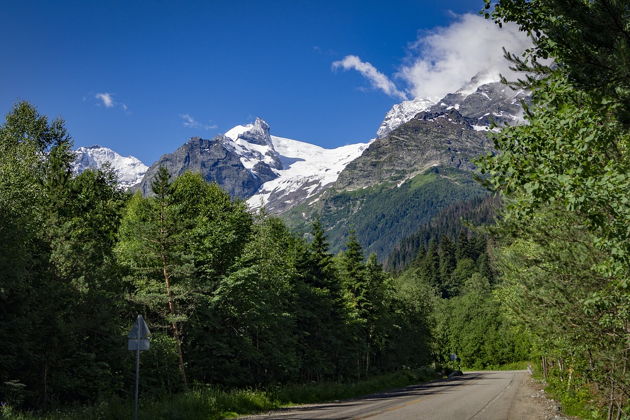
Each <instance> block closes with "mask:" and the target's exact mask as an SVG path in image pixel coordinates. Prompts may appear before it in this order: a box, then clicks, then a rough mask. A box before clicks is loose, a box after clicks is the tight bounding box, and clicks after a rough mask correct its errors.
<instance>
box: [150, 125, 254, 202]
mask: <svg viewBox="0 0 630 420" xmlns="http://www.w3.org/2000/svg"><path fill="white" fill-rule="evenodd" d="M227 142H229V139H227V138H225V137H223V136H217V137H215V138H213V139H211V140H206V139H202V138H199V137H193V138H191V139H190V140H189V141H187V142H186V143H185V144H183V145H182V146H180V147H179V148H178V149H177V150H175V151H174V152H173V153H168V154H165V155H163V156H162V157H161V158H160V159H159V160H158V161H157V162H155V163H154V164H153V165H151V167H150V168H149V170H148V171H147V173H146V175H145V176H144V179H143V180H142V182H141V183H140V186H139V190H140V191H141V192H142V194H143V195H151V181H152V180H153V177H154V176H155V174H156V173H157V171H158V169H159V167H160V166H164V167H166V169H168V171H169V173H170V174H171V177H173V178H176V177H178V176H180V175H181V174H183V173H184V172H186V171H193V172H199V173H200V174H201V175H202V176H203V178H204V179H205V180H206V181H208V182H216V183H217V184H219V185H220V186H221V187H222V188H223V189H224V190H225V191H227V192H228V193H229V194H230V195H231V196H233V197H238V198H247V197H250V196H251V195H253V194H254V193H255V192H256V190H258V188H259V187H260V186H261V185H262V184H263V182H265V180H264V179H262V178H261V177H258V176H256V175H254V174H253V173H252V172H251V171H249V170H248V169H247V168H245V167H244V166H243V164H242V163H241V160H240V156H239V155H238V154H236V153H235V152H234V151H233V150H230V148H228V147H226V146H225V143H227ZM261 169H262V168H261Z"/></svg>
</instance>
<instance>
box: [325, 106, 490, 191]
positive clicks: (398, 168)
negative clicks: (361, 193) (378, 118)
mask: <svg viewBox="0 0 630 420" xmlns="http://www.w3.org/2000/svg"><path fill="white" fill-rule="evenodd" d="M473 122H474V121H473V120H471V119H469V118H465V117H464V116H462V115H461V114H460V113H459V112H458V111H457V110H455V109H454V108H451V109H448V110H444V111H437V112H431V111H424V112H420V113H419V114H417V115H416V116H415V117H414V118H412V119H411V120H410V121H407V122H406V123H405V124H403V125H401V126H400V127H398V128H396V129H395V130H394V131H392V132H391V133H389V135H387V136H386V137H384V138H381V139H377V140H375V141H374V142H373V143H372V144H370V147H368V148H367V150H366V151H365V152H363V154H362V155H361V156H360V157H359V158H357V159H355V160H354V161H352V162H351V163H350V164H348V166H346V168H345V169H344V171H343V172H342V173H341V174H340V175H339V178H338V179H337V182H336V183H335V184H334V185H333V188H335V189H337V190H357V189H360V188H366V187H369V186H372V185H375V184H379V183H381V182H386V181H387V182H395V183H398V184H399V183H402V182H404V181H405V180H407V179H410V178H413V177H414V176H416V175H418V174H420V173H423V172H425V171H426V170H427V169H429V168H431V167H435V166H440V167H451V168H456V169H461V170H467V171H470V170H473V169H474V167H475V166H474V164H473V163H472V160H473V159H474V158H475V157H476V156H479V155H481V154H482V153H485V152H487V151H489V150H491V142H490V141H489V140H488V139H487V137H486V135H485V133H483V132H482V131H478V130H475V128H474V127H473V125H472V123H473Z"/></svg>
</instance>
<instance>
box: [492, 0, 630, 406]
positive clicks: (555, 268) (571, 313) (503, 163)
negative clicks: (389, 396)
mask: <svg viewBox="0 0 630 420" xmlns="http://www.w3.org/2000/svg"><path fill="white" fill-rule="evenodd" d="M486 4H487V8H488V9H491V10H490V13H491V15H492V16H493V17H494V18H495V20H497V21H499V22H515V23H517V24H518V25H520V26H521V27H522V28H524V29H526V30H528V31H529V32H530V34H532V35H533V40H534V47H533V48H532V49H531V50H530V51H529V52H527V54H526V55H525V57H523V58H518V57H514V56H509V58H510V59H511V60H512V62H513V63H514V64H515V66H516V67H517V68H519V69H520V70H530V71H533V72H534V73H537V76H536V77H533V76H531V75H530V77H528V78H527V80H525V81H523V82H521V83H519V85H521V86H525V87H528V88H530V89H532V91H533V99H534V100H533V104H532V106H531V107H530V108H529V109H528V110H527V113H526V117H527V119H528V124H527V125H523V126H521V127H511V128H504V129H503V130H502V131H501V132H500V133H499V134H498V135H497V136H496V138H495V143H496V146H497V149H498V150H499V151H500V153H499V154H497V155H496V156H494V157H486V158H485V159H484V160H483V161H482V162H481V166H482V169H483V170H485V171H486V172H487V173H489V174H490V179H489V185H490V186H492V188H493V189H495V190H497V191H501V192H502V193H503V194H505V196H506V197H507V200H506V201H507V202H508V206H507V209H506V212H505V222H504V223H502V225H501V227H500V229H499V230H498V233H499V235H500V237H501V239H502V243H503V249H502V251H501V254H500V255H501V258H500V271H501V274H502V277H503V279H504V282H505V288H504V289H503V290H501V291H500V295H499V296H500V297H501V299H502V301H503V302H504V303H505V306H506V308H507V309H508V313H510V315H511V316H512V317H513V319H515V320H517V321H518V322H520V323H521V324H522V325H523V326H524V327H525V328H528V329H530V330H531V331H532V333H533V335H534V336H535V337H536V344H537V347H538V351H539V353H540V354H541V357H542V359H541V360H542V364H543V373H544V376H545V377H547V378H553V377H554V375H557V376H559V377H560V378H561V380H562V381H564V384H563V386H564V388H565V392H564V393H563V394H566V395H568V396H571V395H573V396H578V397H577V399H578V400H579V399H581V397H580V395H582V394H583V388H584V387H590V388H592V389H593V390H594V391H595V393H596V394H597V395H599V396H600V399H601V400H602V402H603V401H605V403H604V404H606V405H608V410H607V411H608V418H613V417H614V416H621V415H622V411H623V410H624V409H625V408H624V407H627V404H628V396H629V395H630V392H629V390H630V385H629V384H630V382H629V381H630V378H628V374H627V373H626V365H627V363H628V349H627V342H628V340H629V339H630V338H629V332H628V329H627V325H628V320H629V319H630V294H629V293H628V279H630V230H629V229H628V226H630V201H628V191H630V177H628V174H629V173H630V157H629V156H628V151H629V150H630V131H629V122H630V89H629V87H630V77H629V73H628V68H629V67H628V63H629V57H630V55H628V51H629V50H630V48H629V45H630V42H629V38H628V24H629V23H630V13H629V9H628V5H627V2H624V1H616V0H595V1H586V0H585V1H576V2H568V1H564V0H536V1H524V0H500V1H498V2H496V4H495V7H494V8H492V7H491V5H490V2H486ZM539 58H550V59H552V60H553V61H554V65H553V67H546V66H543V65H540V64H539V63H538V62H537V60H538V59H539ZM568 372H569V373H568ZM571 398H573V397H570V398H569V399H571ZM626 414H627V413H626Z"/></svg>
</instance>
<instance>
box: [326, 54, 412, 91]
mask: <svg viewBox="0 0 630 420" xmlns="http://www.w3.org/2000/svg"><path fill="white" fill-rule="evenodd" d="M332 67H333V69H337V68H340V67H341V68H342V69H344V70H351V69H353V70H356V71H358V72H359V73H361V75H362V76H363V77H365V78H366V79H368V81H369V82H370V84H371V85H372V87H374V88H376V89H379V90H382V91H383V92H385V93H386V94H387V95H389V96H393V97H397V98H400V99H407V95H405V93H404V92H401V91H400V90H398V88H397V87H396V85H395V84H394V82H392V81H391V80H389V78H388V77H387V76H385V75H384V74H383V73H381V72H379V71H378V70H377V69H376V67H374V66H373V65H372V64H370V63H368V62H365V61H361V59H360V58H359V57H357V56H356V55H347V56H345V57H344V58H343V60H339V61H335V62H334V63H332Z"/></svg>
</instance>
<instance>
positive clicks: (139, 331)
mask: <svg viewBox="0 0 630 420" xmlns="http://www.w3.org/2000/svg"><path fill="white" fill-rule="evenodd" d="M150 335H151V331H149V327H148V326H147V323H146V322H144V318H142V315H138V318H137V319H136V322H135V323H134V324H133V327H132V328H131V331H129V334H128V335H127V337H128V338H129V341H128V343H127V350H132V351H135V352H136V398H135V404H134V410H133V418H134V420H138V390H139V387H140V352H141V351H145V350H149V347H150V346H151V345H150V344H149V336H150Z"/></svg>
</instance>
